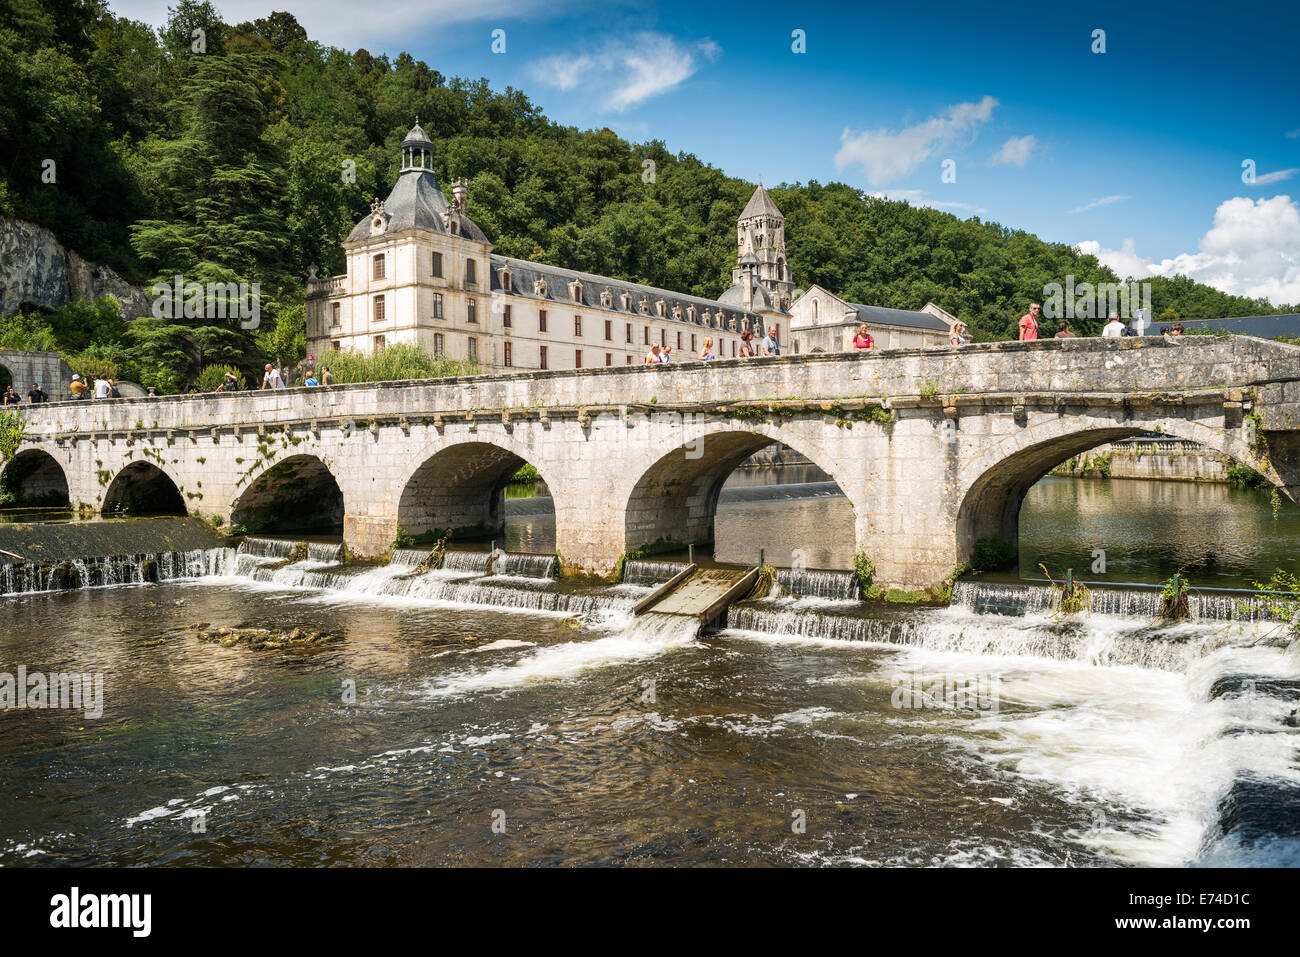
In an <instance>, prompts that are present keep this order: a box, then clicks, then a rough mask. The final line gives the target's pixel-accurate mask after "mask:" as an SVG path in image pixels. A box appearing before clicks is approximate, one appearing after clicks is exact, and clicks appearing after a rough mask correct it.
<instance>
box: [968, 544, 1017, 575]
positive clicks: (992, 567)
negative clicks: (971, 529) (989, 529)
mask: <svg viewBox="0 0 1300 957" xmlns="http://www.w3.org/2000/svg"><path fill="white" fill-rule="evenodd" d="M1019 557H1020V549H1019V548H1018V547H1017V546H1016V544H1015V543H1014V542H1009V541H1007V540H1006V539H1005V538H981V539H980V540H979V541H978V542H976V543H975V548H974V549H973V550H972V551H971V557H970V567H971V571H976V572H996V571H1002V570H1003V569H1004V568H1010V567H1011V566H1012V565H1014V564H1015V563H1016V560H1017V559H1018V558H1019Z"/></svg>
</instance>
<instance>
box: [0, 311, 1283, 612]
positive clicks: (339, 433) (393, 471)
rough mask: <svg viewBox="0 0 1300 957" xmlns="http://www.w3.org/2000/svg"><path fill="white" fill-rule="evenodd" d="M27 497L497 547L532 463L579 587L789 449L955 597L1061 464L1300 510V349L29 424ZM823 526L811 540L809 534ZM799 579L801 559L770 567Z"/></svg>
mask: <svg viewBox="0 0 1300 957" xmlns="http://www.w3.org/2000/svg"><path fill="white" fill-rule="evenodd" d="M23 413H24V415H25V416H26V421H25V425H24V434H23V437H22V440H21V442H20V444H19V445H18V447H17V448H16V449H15V450H14V454H13V455H11V456H10V458H9V459H8V460H7V461H6V463H5V465H4V475H3V477H2V479H0V481H3V482H4V483H5V485H6V487H8V488H10V489H14V490H17V491H18V492H20V493H23V494H27V493H32V494H34V493H40V494H42V495H50V496H56V495H57V494H58V492H59V491H60V490H63V491H64V494H66V497H67V498H68V499H69V500H70V501H71V502H73V503H76V504H80V505H83V506H85V507H88V508H92V509H95V510H112V509H114V508H118V507H122V506H126V507H129V508H131V509H133V510H135V511H150V510H153V507H154V506H157V505H159V503H162V502H166V503H167V504H168V508H169V510H177V509H179V510H184V511H188V512H190V513H193V514H198V515H202V516H204V517H207V518H210V519H213V520H217V521H220V522H222V523H223V524H224V525H225V526H226V527H236V528H242V529H244V530H248V531H256V530H258V529H260V528H265V527H268V526H271V527H274V526H275V525H276V524H277V523H278V524H280V525H281V526H283V524H284V523H285V521H286V520H298V521H301V522H303V523H305V524H312V523H314V524H318V525H321V526H327V525H337V524H340V523H341V525H342V527H343V535H344V539H345V542H346V544H347V546H348V550H349V553H350V554H351V555H353V556H357V557H378V556H381V555H383V554H384V553H386V552H387V551H388V550H389V549H390V548H391V546H392V544H393V542H394V540H395V539H396V538H397V537H398V534H399V532H401V533H405V534H410V535H417V534H420V533H423V532H429V531H434V530H447V531H451V532H453V533H455V534H458V535H462V536H463V535H469V534H472V533H475V532H487V533H490V532H493V531H496V530H498V529H500V527H501V524H502V522H503V516H504V506H503V494H504V493H503V489H504V486H505V484H506V482H507V481H508V479H509V478H510V476H511V475H513V474H514V472H515V471H516V470H517V469H518V468H519V466H520V465H522V464H523V463H525V462H527V463H531V464H532V465H533V466H535V467H536V469H537V470H538V472H539V473H540V475H541V477H542V478H543V479H544V480H545V482H546V485H547V487H548V488H549V490H550V492H551V495H552V497H553V502H554V509H555V524H556V550H557V552H558V554H559V557H560V559H561V563H562V567H563V568H564V570H565V571H566V572H567V573H570V574H581V575H594V576H608V575H610V574H611V573H612V572H613V571H614V569H615V567H616V565H617V563H618V560H619V558H620V556H623V555H624V554H626V553H628V552H630V551H633V550H636V549H639V548H641V547H643V546H647V545H652V544H655V543H664V542H674V543H681V544H687V543H695V544H700V545H704V544H707V543H708V542H709V541H711V539H712V530H713V520H714V515H715V512H716V508H717V502H718V495H719V492H720V489H721V487H722V484H723V483H724V482H725V481H726V479H727V477H728V476H729V475H730V473H731V472H732V470H734V469H735V468H736V467H737V466H738V465H739V464H740V463H741V462H742V461H744V460H745V459H746V458H747V457H749V456H750V455H752V454H753V453H755V452H756V451H759V450H761V449H763V448H765V447H767V446H768V445H770V444H772V443H773V442H780V443H783V444H785V445H786V446H788V447H790V448H792V449H794V450H795V451H797V452H799V453H801V454H802V455H804V456H805V457H807V458H808V459H809V460H810V461H812V462H813V463H814V464H816V465H817V466H819V467H820V468H821V469H822V470H824V471H825V472H826V473H827V474H828V475H830V476H831V478H832V479H833V480H834V481H835V482H836V483H837V484H838V485H839V487H840V489H841V491H843V493H844V495H845V496H846V497H847V498H848V500H849V501H850V502H851V503H852V506H853V513H854V535H855V541H856V547H857V549H858V551H860V552H861V553H863V554H865V555H866V556H867V557H868V558H869V559H870V560H871V561H872V562H873V563H874V564H875V567H876V578H877V581H878V582H880V583H881V584H885V585H890V586H899V587H907V588H916V587H923V586H930V585H934V584H937V583H939V582H941V581H943V580H944V579H945V578H947V577H948V576H949V575H950V574H951V572H952V570H953V569H954V567H955V566H957V565H958V564H960V563H961V562H962V561H964V560H965V559H966V558H967V557H968V556H969V554H970V552H971V549H972V548H973V546H974V543H975V542H976V541H977V540H979V539H981V538H991V537H997V538H1003V539H1006V540H1009V541H1015V539H1016V538H1017V535H1018V516H1019V509H1020V503H1021V501H1022V500H1023V498H1024V495H1025V493H1026V492H1027V490H1028V489H1029V487H1030V486H1032V485H1033V484H1034V483H1035V482H1036V481H1038V479H1039V478H1041V477H1042V476H1043V475H1045V474H1046V473H1047V472H1048V471H1049V470H1050V469H1052V468H1053V467H1055V466H1056V465H1058V464H1060V463H1061V462H1064V461H1066V460H1068V459H1070V458H1071V457H1073V456H1075V455H1078V454H1080V453H1082V452H1085V451H1087V450H1089V449H1091V448H1094V447H1096V446H1098V445H1102V444H1105V443H1108V442H1112V441H1115V440H1117V439H1121V438H1125V437H1129V436H1135V435H1141V434H1144V433H1150V432H1159V433H1163V434H1166V435H1170V436H1176V437H1179V438H1184V439H1191V440H1194V441H1196V442H1199V443H1201V444H1203V445H1206V446H1208V447H1209V448H1212V449H1215V450H1217V451H1219V452H1222V453H1224V454H1226V455H1229V456H1231V457H1232V458H1233V459H1236V460H1238V461H1240V462H1243V463H1245V464H1247V465H1249V466H1251V467H1252V468H1254V469H1256V470H1257V471H1259V472H1261V473H1262V474H1264V475H1265V476H1266V477H1267V478H1268V479H1269V481H1271V482H1273V483H1274V484H1275V485H1277V486H1279V487H1280V488H1281V489H1282V490H1283V491H1284V493H1285V494H1287V495H1288V496H1290V497H1292V498H1293V499H1295V498H1297V495H1298V494H1300V348H1297V347H1294V346H1289V345H1284V344H1280V343H1273V342H1267V341H1264V340H1259V339H1249V338H1245V337H1226V338H1216V337H1208V336H1207V337H1188V338H1184V339H1181V340H1170V339H1167V338H1166V339H1124V340H1098V339H1093V340H1088V339H1073V340H1052V341H1045V342H1038V343H995V344H985V345H974V346H967V347H964V348H960V349H955V348H953V349H924V350H895V351H879V352H874V351H873V352H871V353H868V354H866V355H859V354H826V355H821V354H818V355H808V356H792V357H781V358H764V359H750V360H739V359H737V360H721V361H715V362H709V363H697V362H684V363H675V364H672V365H670V366H646V367H624V368H614V369H593V370H579V371H567V372H559V371H555V372H524V373H518V374H514V375H508V374H491V375H482V376H473V377H465V378H458V379H446V380H422V381H411V382H383V383H358V384H350V385H344V386H335V387H333V388H328V389H325V388H302V389H287V390H281V391H275V392H245V393H234V394H217V395H189V396H173V397H152V398H148V397H147V398H137V399H121V400H113V401H102V402H91V401H86V402H57V403H50V404H48V405H44V406H39V407H32V408H24V409H23ZM817 532H818V530H816V529H809V530H808V534H809V535H810V536H812V535H816V534H817ZM770 557H771V559H772V560H773V561H774V563H776V564H783V563H784V562H783V561H782V560H781V559H782V556H779V555H771V556H770Z"/></svg>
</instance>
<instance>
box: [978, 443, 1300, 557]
mask: <svg viewBox="0 0 1300 957" xmlns="http://www.w3.org/2000/svg"><path fill="white" fill-rule="evenodd" d="M1071 423H1073V424H1071ZM1156 426H1158V428H1159V432H1160V434H1162V435H1165V436H1168V437H1169V438H1177V439H1186V440H1188V441H1192V442H1196V443H1197V444H1199V445H1202V446H1204V447H1206V448H1207V449H1210V450H1213V451H1218V452H1222V453H1223V454H1225V455H1228V456H1229V457H1231V458H1233V459H1235V460H1236V461H1238V462H1241V463H1243V464H1245V465H1248V466H1249V467H1250V468H1252V469H1255V470H1256V471H1257V472H1259V473H1260V474H1261V475H1263V476H1264V477H1265V478H1266V479H1267V480H1268V481H1269V482H1270V483H1272V484H1274V485H1276V486H1278V487H1279V489H1281V490H1282V491H1286V488H1285V485H1284V484H1283V483H1281V482H1280V481H1279V480H1278V475H1277V473H1276V471H1275V470H1274V469H1273V468H1272V466H1271V465H1270V464H1269V463H1268V461H1266V460H1265V459H1262V458H1261V457H1260V456H1259V455H1258V454H1256V452H1255V450H1254V449H1252V448H1251V447H1250V446H1249V445H1248V444H1247V443H1246V442H1245V441H1244V440H1243V439H1241V438H1240V437H1239V435H1238V430H1225V429H1221V428H1215V427H1212V426H1207V425H1203V424H1201V423H1199V422H1195V421H1192V420H1182V419H1161V420H1159V421H1158V422H1150V421H1131V422H1128V423H1120V422H1113V421H1092V422H1089V421H1087V420H1078V419H1070V420H1066V419H1054V420H1051V421H1050V422H1047V423H1041V424H1039V425H1036V426H1034V427H1031V428H1027V429H1024V430H1023V431H1021V432H1020V433H1019V434H1018V435H1016V437H1015V438H1013V439H1009V440H1006V441H1004V442H1001V443H998V444H997V445H996V446H994V447H992V448H991V449H989V451H988V452H986V453H985V454H984V455H981V456H977V457H975V458H974V459H972V460H971V461H970V462H969V463H968V464H967V465H966V467H965V468H964V469H963V470H962V473H961V476H962V477H961V480H960V481H959V483H958V487H959V488H963V489H965V490H966V491H965V494H964V496H963V497H962V499H961V503H960V505H959V507H958V510H957V522H956V535H957V552H958V556H959V558H960V559H966V558H969V557H970V554H971V551H972V549H973V548H974V546H975V543H976V542H977V541H979V540H980V539H984V538H1000V539H1003V540H1005V541H1008V542H1013V543H1014V542H1017V541H1018V540H1019V535H1020V527H1019V526H1020V508H1021V505H1022V504H1023V503H1024V500H1025V496H1026V495H1027V494H1028V492H1029V490H1030V489H1031V488H1032V487H1033V486H1034V485H1035V484H1037V482H1038V481H1039V480H1040V479H1042V478H1043V477H1044V476H1046V475H1047V474H1048V473H1049V472H1051V471H1052V469H1054V468H1056V467H1057V466H1058V465H1061V464H1062V463H1064V462H1067V461H1069V460H1070V459H1072V458H1074V457H1075V456H1077V455H1082V454H1083V453H1085V452H1088V451H1091V450H1092V449H1095V448H1097V447H1098V446H1101V445H1106V444H1108V443H1110V442H1116V441H1119V440H1120V439H1127V438H1134V437H1136V436H1140V435H1145V434H1148V433H1150V432H1151V431H1152V430H1153V428H1154V427H1156Z"/></svg>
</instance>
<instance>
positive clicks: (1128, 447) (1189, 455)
mask: <svg viewBox="0 0 1300 957" xmlns="http://www.w3.org/2000/svg"><path fill="white" fill-rule="evenodd" d="M1231 465H1232V459H1230V458H1229V457H1228V456H1226V455H1224V454H1223V453H1221V452H1216V451H1214V450H1213V449H1206V448H1202V447H1200V446H1197V445H1191V444H1189V443H1186V442H1179V441H1176V440H1173V441H1170V440H1164V441H1162V440H1153V441H1138V442H1119V443H1116V444H1113V445H1111V444H1107V445H1099V446H1097V448H1095V449H1092V450H1090V451H1088V452H1085V453H1084V454H1082V455H1077V456H1075V457H1073V458H1072V459H1070V460H1069V461H1068V462H1064V463H1062V464H1061V465H1060V466H1058V467H1057V468H1055V469H1053V470H1052V474H1053V475H1066V476H1070V475H1073V476H1078V475H1105V476H1107V477H1109V478H1131V479H1160V480H1163V481H1166V482H1220V483H1226V482H1227V481H1228V468H1229V466H1231Z"/></svg>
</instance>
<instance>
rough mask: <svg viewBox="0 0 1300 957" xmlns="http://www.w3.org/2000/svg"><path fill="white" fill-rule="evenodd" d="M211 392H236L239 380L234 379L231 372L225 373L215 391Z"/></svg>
mask: <svg viewBox="0 0 1300 957" xmlns="http://www.w3.org/2000/svg"><path fill="white" fill-rule="evenodd" d="M213 391H214V392H238V391H239V380H238V379H237V378H235V374H234V373H233V372H227V373H226V375H225V378H223V379H222V381H221V385H219V386H217V387H216V389H214V390H213Z"/></svg>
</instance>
